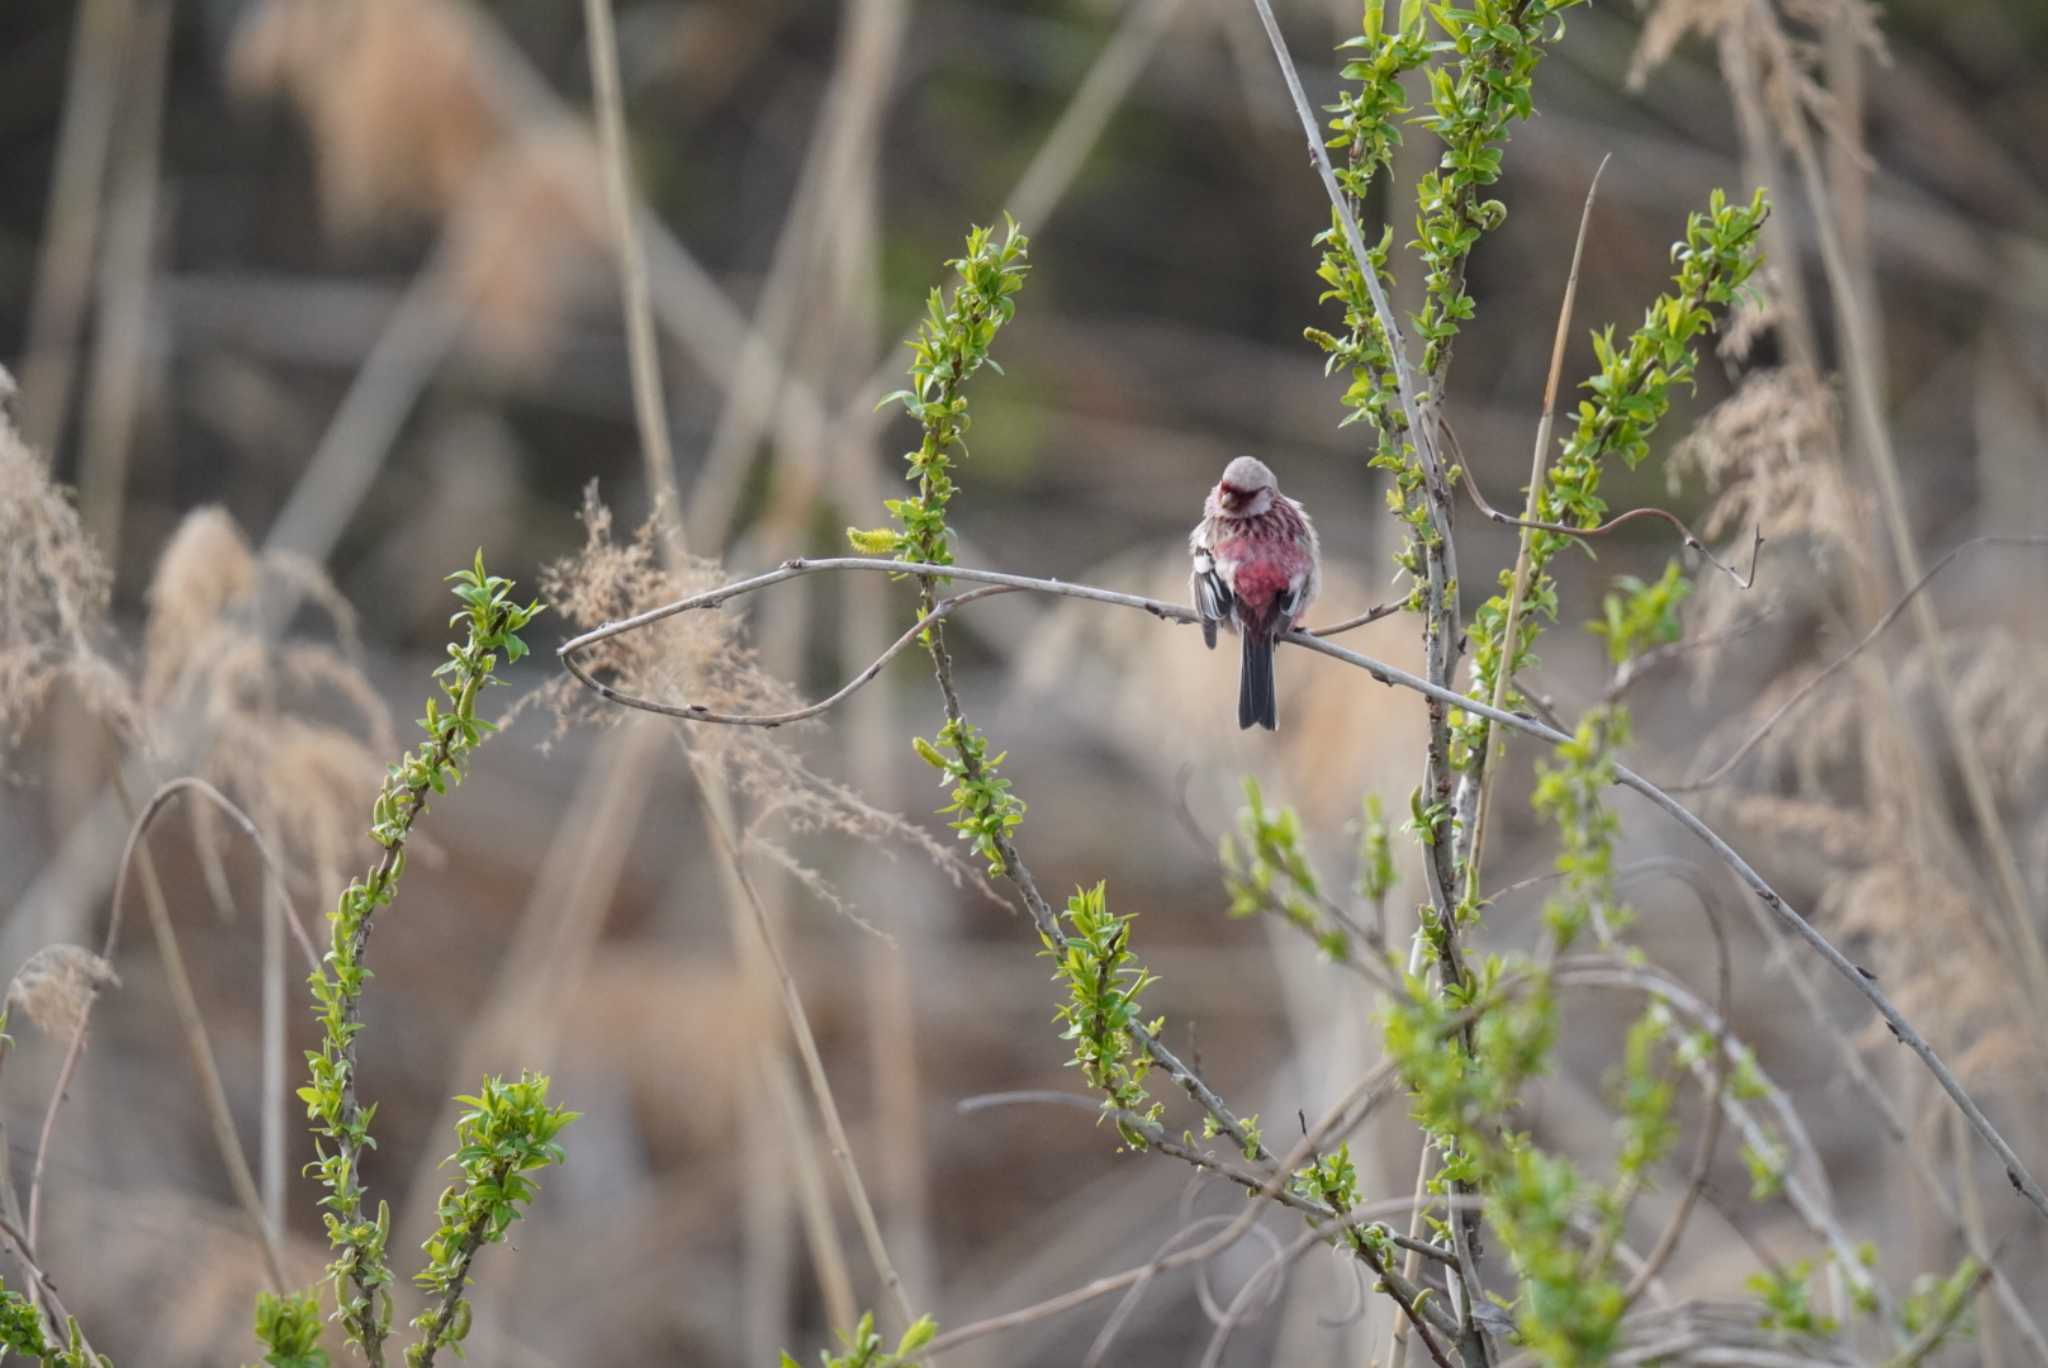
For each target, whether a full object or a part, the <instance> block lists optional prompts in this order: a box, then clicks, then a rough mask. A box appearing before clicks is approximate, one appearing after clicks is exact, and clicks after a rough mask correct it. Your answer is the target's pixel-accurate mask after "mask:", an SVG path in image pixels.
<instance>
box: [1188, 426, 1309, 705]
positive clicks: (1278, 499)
mask: <svg viewBox="0 0 2048 1368" xmlns="http://www.w3.org/2000/svg"><path fill="white" fill-rule="evenodd" d="M1188 553H1189V554H1190V555H1191V556H1192V557H1193V558H1194V562H1195V571H1194V575H1193V577H1192V578H1191V579H1190V580H1189V585H1190V587H1191V589H1192V590H1193V592H1194V598H1195V611H1196V612H1198V613H1200V614H1201V615H1202V640H1203V642H1205V643H1206V644H1207V645H1208V646H1209V647H1210V649H1212V650H1213V649H1215V646H1216V628H1217V626H1218V625H1219V624H1220V625H1223V626H1227V627H1229V628H1230V629H1231V630H1232V631H1234V632H1236V633H1237V634H1238V637H1239V638H1240V640H1242V642H1243V643H1244V655H1243V664H1242V666H1241V668H1240V672H1239V675H1238V684H1237V725H1238V726H1239V727H1249V726H1251V725H1252V723H1254V722H1256V723H1258V724H1259V725H1260V726H1262V727H1264V728H1266V730H1268V731H1271V730H1273V728H1274V726H1275V724H1276V723H1277V721H1278V713H1277V710H1276V708H1275V707H1274V702H1273V643H1274V642H1275V641H1277V640H1279V639H1280V637H1281V636H1282V635H1283V634H1285V633H1286V632H1287V631H1289V630H1290V629H1291V628H1292V627H1293V626H1294V624H1295V623H1297V622H1299V621H1301V615H1302V614H1303V613H1305V612H1307V611H1308V605H1309V602H1310V601H1311V600H1312V599H1314V598H1315V596H1316V586H1317V583H1318V582H1319V581H1320V579H1321V577H1322V570H1321V554H1320V551H1319V549H1318V547H1317V545H1316V530H1315V528H1314V527H1313V526H1311V525H1310V524H1309V520H1308V514H1307V513H1305V512H1303V511H1302V507H1301V505H1300V504H1298V503H1296V502H1295V501H1294V500H1292V499H1290V498H1288V497H1287V496H1286V495H1285V494H1282V493H1281V492H1280V487H1279V485H1278V484H1277V483H1276V482H1275V481H1274V479H1273V472H1272V471H1270V470H1268V469H1267V468H1266V465H1265V462H1263V461H1261V460H1259V459H1258V458H1257V457H1253V456H1240V457H1238V458H1237V459H1236V460H1234V461H1232V462H1231V463H1230V464H1229V465H1227V466H1225V467H1224V468H1223V478H1222V479H1220V480H1218V481H1217V482H1216V487H1215V488H1214V489H1212V490H1210V491H1209V497H1208V499H1207V501H1205V502H1204V503H1203V505H1202V521H1201V522H1199V523H1197V524H1196V525H1195V530H1194V531H1193V532H1191V533H1190V534H1188Z"/></svg>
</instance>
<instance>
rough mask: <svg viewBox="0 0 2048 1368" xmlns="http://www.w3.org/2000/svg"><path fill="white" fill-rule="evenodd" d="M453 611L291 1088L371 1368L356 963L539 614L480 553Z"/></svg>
mask: <svg viewBox="0 0 2048 1368" xmlns="http://www.w3.org/2000/svg"><path fill="white" fill-rule="evenodd" d="M448 578H449V579H451V580H453V581H455V589H454V593H455V596H456V597H457V598H458V599H460V600H461V601H462V603H463V605H464V606H463V608H462V609H461V610H459V611H458V612H456V614H455V615H454V616H453V617H452V618H451V619H450V625H451V626H453V625H456V624H464V625H466V627H467V629H468V635H467V639H466V640H465V641H464V643H463V644H462V645H460V646H457V645H453V644H451V645H450V646H449V647H448V660H447V661H446V662H444V663H443V664H442V665H441V667H440V668H439V669H437V670H435V671H434V675H435V677H436V679H437V680H438V681H439V683H440V687H441V691H442V694H443V695H444V696H445V697H446V698H447V700H448V702H449V705H450V706H448V707H447V708H445V709H444V708H443V707H442V706H441V704H440V702H439V701H438V700H435V699H429V700H428V701H427V709H426V716H425V717H424V718H422V719H421V722H420V725H421V726H422V727H423V728H424V729H425V731H426V733H427V740H426V741H425V742H424V743H423V744H422V745H420V747H419V748H418V749H416V750H414V751H412V752H411V753H409V754H407V755H406V756H405V757H404V758H402V759H401V760H400V761H399V762H398V763H397V764H395V765H393V766H392V767H391V768H390V770H389V771H388V772H387V773H386V775H385V779H384V786H383V788H382V789H381V790H380V791H379V793H378V795H377V799H376V803H375V805H374V807H373V809H372V817H371V826H370V835H371V838H372V839H373V840H375V841H376V842H377V844H378V845H380V846H382V847H383V849H384V853H383V855H382V856H381V857H379V859H378V861H377V863H376V865H375V866H374V867H373V868H372V869H371V870H370V872H369V873H368V874H367V875H365V876H364V877H362V878H360V879H357V880H356V881H354V882H353V883H351V884H350V885H349V886H348V888H347V889H345V890H344V891H343V892H342V895H341V897H340V899H339V901H338V902H337V903H336V904H335V909H334V911H333V912H331V913H329V914H328V920H329V922H330V924H331V928H330V940H329V948H328V951H327V955H326V957H325V960H324V962H323V963H322V965H321V966H320V967H319V968H317V969H315V970H314V971H313V973H312V975H311V976H310V977H309V980H308V982H309V984H310V986H311V988H312V992H313V1000H314V1002H315V1004H316V1005H317V1008H318V1011H317V1012H316V1017H317V1019H318V1020H319V1022H320V1025H321V1029H322V1039H321V1043H320V1048H319V1049H318V1050H309V1051H307V1053H306V1064H307V1068H308V1070H309V1072H310V1074H311V1079H310V1081H309V1083H308V1084H307V1086H305V1087H303V1088H300V1089H299V1097H300V1099H301V1100H302V1101H304V1102H305V1104H306V1115H307V1117H308V1119H309V1120H311V1121H312V1122H313V1123H314V1124H313V1133H314V1135H315V1136H316V1137H317V1139H316V1141H315V1153H316V1154H317V1156H318V1157H317V1159H316V1161H315V1162H314V1164H313V1165H312V1166H311V1167H312V1168H314V1169H315V1170H317V1171H318V1173H319V1177H320V1182H321V1185H322V1186H324V1187H325V1188H326V1189H327V1195H326V1196H325V1197H323V1198H321V1201H320V1204H321V1206H322V1207H323V1208H325V1213H324V1214H325V1219H326V1225H327V1237H328V1242H329V1245H330V1247H332V1248H333V1249H334V1250H335V1251H336V1254H335V1258H334V1261H333V1262H332V1263H330V1264H329V1265H328V1270H327V1271H328V1276H329V1277H330V1278H331V1279H332V1281H333V1283H334V1294H335V1302H336V1308H337V1316H338V1318H339V1320H340V1321H341V1324H342V1329H343V1333H344V1335H345V1337H346V1339H347V1341H348V1342H349V1343H351V1344H355V1345H357V1346H358V1347H360V1348H361V1349H362V1351H363V1354H364V1357H365V1358H367V1359H368V1360H369V1361H370V1363H371V1364H372V1365H376V1366H377V1368H381V1365H382V1363H383V1343H384V1339H385V1337H386V1336H387V1335H388V1334H389V1333H390V1328H391V1294H390V1292H389V1291H388V1288H389V1286H390V1283H391V1267H390V1264H389V1262H388V1260H387V1259H386V1257H385V1245H386V1242H387V1240H388V1239H389V1236H390V1225H391V1213H390V1209H389V1207H388V1206H386V1205H385V1204H383V1203H379V1204H378V1208H377V1215H376V1218H375V1219H374V1220H371V1219H367V1218H366V1217H365V1216H364V1213H363V1189H362V1185H361V1166H362V1157H363V1154H364V1152H365V1151H366V1150H368V1149H370V1148H372V1147H373V1146H374V1145H375V1143H376V1142H375V1141H374V1140H373V1139H372V1138H371V1135H370V1124H371V1122H372V1121H373V1120H374V1118H375V1116H376V1110H377V1109H376V1107H375V1106H374V1105H365V1104H364V1103H363V1101H362V1099H361V1098H360V1096H359V1095H358V1092H357V1088H356V1037H357V1035H359V1034H360V1033H361V1031H362V1029H363V1019H362V999H363V989H364V986H365V985H366V984H367V983H368V981H369V979H370V971H369V970H368V969H367V968H366V967H365V966H364V964H363V953H364V950H365V949H366V947H367V946H368V944H369V939H370V928H371V926H372V924H373V922H374V919H375V916H376V913H377V910H378V909H379V908H382V907H387V906H389V905H390V903H391V901H392V899H393V898H394V897H396V896H397V893H398V883H399V880H400V878H402V877H403V875H404V873H405V851H406V845H407V843H408V841H409V840H410V838H411V835H412V829H413V824H414V823H415V822H416V821H417V820H418V818H419V815H420V814H421V813H422V812H424V811H425V810H426V807H427V798H428V795H429V794H430V793H436V794H438V793H445V792H447V789H448V785H449V783H451V782H455V783H460V782H461V780H462V772H463V763H464V762H465V761H466V760H467V759H468V757H469V754H470V752H472V751H473V750H475V749H476V747H477V746H478V745H480V744H482V742H483V739H484V738H485V737H486V736H488V735H489V734H490V733H491V732H492V731H494V730H495V728H494V727H493V726H492V724H491V723H489V722H487V721H485V720H484V719H482V718H481V717H478V716H477V713H476V701H477V696H478V694H479V693H481V692H482V690H483V689H484V688H485V687H487V686H489V685H491V684H495V683H499V682H501V681H499V680H498V679H497V678H495V676H494V671H495V670H496V668H497V665H498V661H499V657H500V654H501V653H502V655H503V658H504V660H505V662H506V663H507V664H510V663H512V662H514V661H516V660H518V659H519V658H520V657H521V656H523V655H525V654H526V643H525V642H524V641H522V640H520V638H519V636H518V632H519V630H520V629H521V628H523V627H525V626H526V624H527V623H528V622H530V621H532V620H533V618H534V617H535V616H536V615H537V614H538V613H539V612H540V611H541V604H540V602H539V601H538V600H535V601H534V602H532V603H529V604H527V605H525V606H521V605H519V604H518V603H515V602H513V601H512V599H511V598H510V596H509V595H510V591H511V588H512V581H510V580H507V579H502V578H499V577H498V576H495V575H489V574H487V573H486V572H485V570H484V560H483V552H482V551H478V552H477V556H476V562H475V564H474V565H473V566H472V567H471V568H470V569H467V570H459V571H457V572H456V573H455V574H453V575H450V576H449V577H448Z"/></svg>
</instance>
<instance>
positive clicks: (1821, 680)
mask: <svg viewBox="0 0 2048 1368" xmlns="http://www.w3.org/2000/svg"><path fill="white" fill-rule="evenodd" d="M1979 546H2048V536H2028V535H2023V534H2017V533H2014V534H2007V533H1997V532H1993V533H1987V534H1986V535H1984V536H1981V537H1972V538H1970V539H1969V540H1968V541H1966V542H1963V543H1961V544H1959V545H1958V546H1956V547H1955V548H1954V549H1952V550H1951V551H1949V553H1948V554H1947V555H1945V556H1943V557H1942V558H1941V559H1940V560H1938V561H1936V562H1935V563H1934V564H1933V565H1931V566H1929V567H1928V568H1927V571H1926V573H1925V574H1923V575H1921V576H1920V578H1919V579H1917V580H1915V581H1913V585H1912V587H1911V588H1909V589H1907V590H1906V592H1905V593H1903V594H1901V595H1899V597H1898V599H1897V600H1896V601H1894V602H1893V604H1892V606H1891V607H1890V608H1888V609H1886V610H1885V613H1884V616H1883V617H1880V618H1879V619H1878V620H1877V621H1876V622H1874V623H1872V624H1871V627H1870V630H1869V631H1867V632H1865V633H1864V634H1863V635H1862V636H1861V637H1860V638H1858V639H1857V642H1856V644H1855V645H1854V646H1851V647H1850V648H1849V649H1848V650H1846V651H1844V652H1842V654H1840V655H1838V656H1836V657H1835V658H1834V659H1833V660H1831V661H1829V662H1828V665H1827V668H1826V669H1824V670H1822V671H1821V672H1820V673H1819V674H1817V675H1815V676H1814V677H1813V678H1811V679H1809V680H1807V681H1806V683H1804V684H1802V685H1800V686H1799V688H1798V689H1796V690H1795V691H1794V692H1793V694H1792V696H1791V697H1790V698H1787V699H1786V700H1785V701H1784V702H1783V703H1780V704H1779V705H1778V706H1777V707H1776V708H1775V709H1773V710H1772V712H1771V715H1770V716H1769V717H1766V718H1765V719H1764V720H1763V721H1762V722H1759V723H1758V724H1757V725H1756V729H1755V730H1754V731H1752V732H1750V734H1749V735H1748V736H1746V737H1744V738H1743V742H1742V744H1741V745H1739V746H1737V747H1736V748H1735V750H1734V751H1733V752H1732V753H1731V754H1730V755H1729V756H1728V758H1727V759H1725V760H1723V761H1722V762H1721V763H1720V764H1718V765H1716V766H1715V767H1714V769H1713V772H1712V773H1710V774H1708V775H1707V776H1706V777H1705V778H1702V779H1688V780H1686V781H1685V782H1684V783H1681V784H1666V785H1664V789H1665V791H1666V792H1669V793H1691V792H1694V791H1695V790H1698V789H1703V788H1712V787H1713V786H1714V785H1715V784H1718V783H1720V782H1721V781H1722V780H1723V779H1725V778H1727V777H1728V774H1729V771H1731V770H1733V769H1734V768H1735V767H1736V766H1737V765H1739V764H1741V763H1742V759H1743V757H1744V756H1746V755H1748V754H1749V753H1750V752H1751V751H1753V750H1755V749H1756V748H1757V745H1758V743H1760V742H1761V741H1762V740H1763V739H1764V738H1765V737H1766V736H1769V735H1770V734H1771V731H1772V729H1773V728H1775V727H1776V726H1777V725H1778V724H1779V723H1780V722H1783V721H1784V720H1785V719H1786V717H1788V716H1789V715H1790V714H1791V713H1792V710H1793V709H1795V708H1797V707H1798V706H1799V705H1800V704H1802V703H1804V702H1805V701H1806V700H1807V699H1808V698H1810V697H1812V696H1813V694H1814V693H1815V692H1816V691H1817V690H1818V689H1819V688H1820V686H1821V685H1823V684H1825V683H1827V682H1828V680H1830V679H1832V678H1834V676H1835V675H1836V674H1837V673H1839V672H1840V671H1841V669H1842V668H1843V667H1844V666H1846V665H1847V664H1848V663H1849V662H1850V661H1852V660H1854V659H1855V658H1856V657H1857V656H1859V655H1861V654H1862V653H1863V652H1864V650H1865V649H1867V648H1868V647H1869V645H1870V644H1871V643H1872V642H1873V641H1876V640H1877V639H1878V637H1879V636H1881V635H1882V634H1883V632H1884V629H1885V628H1887V627H1889V626H1891V625H1892V624H1893V623H1894V622H1896V621H1898V618H1899V614H1900V613H1903V612H1904V611H1905V610H1906V605H1907V604H1909V603H1911V602H1912V601H1913V597H1914V595H1916V594H1918V593H1920V591H1921V590H1923V589H1925V588H1926V587H1927V586H1928V585H1929V584H1931V583H1933V582H1934V577H1935V576H1936V575H1939V574H1940V573H1941V572H1942V571H1944V570H1946V569H1947V568H1948V567H1949V566H1950V565H1952V564H1954V563H1955V561H1956V560H1957V559H1958V558H1959V557H1960V556H1961V555H1962V554H1963V553H1964V552H1965V551H1968V550H1971V549H1973V548H1975V547H1979Z"/></svg>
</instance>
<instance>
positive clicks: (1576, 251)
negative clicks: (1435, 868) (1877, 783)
mask: <svg viewBox="0 0 2048 1368" xmlns="http://www.w3.org/2000/svg"><path fill="white" fill-rule="evenodd" d="M1608 161H1609V158H1608V157H1602V158H1601V159H1600V165H1599V167H1598V168H1597V169H1596V170H1595V171H1594V172H1593V180H1592V183H1591V184H1589V185H1588V186H1587V187H1586V203H1585V207H1584V208H1582V209H1580V211H1579V234H1578V237H1577V238H1575V239H1574V240H1573V242H1572V264H1571V269H1570V270H1569V271H1568V272H1567V273H1566V275H1565V279H1564V301H1563V302H1562V303H1561V304H1560V305H1559V306H1558V310H1557V331H1556V333H1555V334H1554V335H1553V336H1552V337H1551V340H1550V374H1549V375H1548V376H1547V377H1545V379H1544V382H1543V411H1542V413H1541V414H1539V415H1538V416H1537V419H1536V449H1535V454H1534V455H1532V456H1531V457H1530V458H1529V493H1528V496H1527V498H1528V502H1527V504H1526V505H1525V509H1524V512H1523V515H1522V520H1520V521H1517V520H1516V519H1512V518H1508V519H1504V521H1507V522H1512V523H1514V524H1515V526H1517V527H1519V528H1521V529H1522V536H1521V545H1520V547H1519V549H1518V550H1517V551H1516V552H1515V574H1514V582H1513V584H1511V585H1510V586H1509V589H1508V613H1507V622H1506V624H1505V625H1504V627H1503V629H1502V631H1501V638H1500V640H1501V646H1500V658H1499V660H1497V661H1496V662H1495V663H1494V667H1493V692H1492V695H1491V697H1490V698H1489V699H1488V700H1487V701H1488V702H1490V703H1491V704H1492V705H1493V706H1494V707H1496V708H1504V707H1506V706H1507V700H1508V690H1509V688H1510V687H1511V686H1510V683H1509V681H1510V679H1511V677H1512V676H1513V675H1514V672H1515V652H1516V648H1517V644H1518V642H1519V641H1520V639H1521V630H1522V602H1523V600H1524V598H1525V597H1526V596H1527V594H1528V592H1529V577H1530V575H1531V574H1532V573H1533V572H1534V570H1535V551H1534V547H1533V544H1532V543H1533V542H1534V540H1535V539H1534V538H1533V537H1531V536H1530V535H1529V534H1530V532H1531V531H1533V530H1536V529H1537V528H1538V526H1539V525H1538V524H1537V523H1535V522H1533V521H1530V520H1531V519H1534V518H1535V516H1536V508H1537V505H1538V503H1539V502H1540V500H1541V498H1542V491H1543V469H1544V467H1545V466H1546V465H1548V464H1549V462H1550V425H1551V420H1552V416H1553V414H1554V413H1555V412H1556V408H1557V386H1558V381H1559V379H1560V377H1561V376H1562V375H1563V373H1564V348H1565V339H1566V337H1568V336H1569V335H1570V333H1571V323H1572V305H1573V303H1574V302H1575V301H1576V300H1577V299H1578V295H1579V261H1580V258H1581V257H1582V256H1583V255H1584V253H1585V250H1586V229H1587V227H1588V226H1589V225H1590V224H1591V223H1592V221H1593V197H1594V196H1595V195H1597V194H1598V193H1599V192H1600V176H1601V173H1602V172H1604V171H1606V170H1607V163H1608ZM1452 440H1453V441H1456V440H1457V438H1456V434H1455V433H1454V434H1452ZM1465 484H1466V486H1467V488H1468V489H1470V491H1471V494H1472V501H1473V502H1474V503H1476V504H1478V505H1479V511H1480V512H1482V513H1486V514H1488V515H1489V516H1492V517H1493V518H1494V519H1495V520H1496V521H1503V519H1502V518H1501V517H1500V515H1498V514H1494V513H1493V511H1492V510H1491V509H1490V508H1488V506H1487V503H1486V500H1485V498H1484V497H1483V496H1482V495H1481V494H1480V493H1479V483H1478V481H1477V480H1476V479H1475V478H1474V477H1473V474H1472V471H1471V470H1470V469H1469V468H1468V469H1466V471H1465ZM1500 748H1501V738H1500V733H1499V731H1498V730H1496V729H1495V728H1493V727H1488V728H1487V729H1486V748H1485V750H1484V752H1483V753H1482V754H1481V755H1480V757H1479V761H1480V771H1479V776H1478V779H1477V785H1478V787H1477V794H1476V796H1475V798H1474V799H1473V807H1472V841H1471V846H1470V850H1469V853H1468V854H1467V855H1466V857H1465V896H1466V898H1467V899H1468V900H1469V899H1471V898H1473V897H1475V896H1477V894H1478V893H1479V891H1480V888H1481V884H1480V872H1481V870H1482V868H1483V866H1484V862H1485V858H1486V816H1487V808H1488V806H1489V800H1490V799H1491V797H1492V795H1493V776H1494V771H1495V769H1496V768H1498V764H1497V762H1498V761H1499V759H1500Z"/></svg>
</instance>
